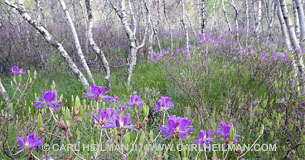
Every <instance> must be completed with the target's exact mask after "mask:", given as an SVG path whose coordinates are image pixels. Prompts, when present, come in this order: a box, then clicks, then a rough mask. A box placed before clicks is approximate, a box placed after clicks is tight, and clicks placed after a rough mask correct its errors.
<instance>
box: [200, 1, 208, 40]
mask: <svg viewBox="0 0 305 160" xmlns="http://www.w3.org/2000/svg"><path fill="white" fill-rule="evenodd" d="M200 6H201V8H200V9H201V23H200V24H201V28H200V29H201V30H200V33H201V34H204V33H205V26H206V17H207V16H206V13H205V0H201V5H200Z"/></svg>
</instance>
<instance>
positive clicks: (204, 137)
mask: <svg viewBox="0 0 305 160" xmlns="http://www.w3.org/2000/svg"><path fill="white" fill-rule="evenodd" d="M210 137H211V131H210V130H209V131H208V133H206V131H205V130H201V131H200V132H199V134H198V139H195V140H194V142H196V143H198V144H200V146H202V145H203V144H205V145H206V146H209V145H210V142H214V143H216V142H215V141H213V140H212V139H213V138H210Z"/></svg>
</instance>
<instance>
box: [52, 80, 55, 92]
mask: <svg viewBox="0 0 305 160" xmlns="http://www.w3.org/2000/svg"><path fill="white" fill-rule="evenodd" d="M51 88H52V90H56V84H55V82H54V80H53V81H52V85H51Z"/></svg>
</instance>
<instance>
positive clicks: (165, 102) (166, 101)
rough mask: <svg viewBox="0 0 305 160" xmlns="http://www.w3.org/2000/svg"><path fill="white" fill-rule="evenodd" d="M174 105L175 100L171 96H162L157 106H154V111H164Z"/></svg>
mask: <svg viewBox="0 0 305 160" xmlns="http://www.w3.org/2000/svg"><path fill="white" fill-rule="evenodd" d="M173 106H174V104H173V102H172V101H171V98H169V97H163V96H162V97H161V98H160V99H159V100H158V102H157V105H156V108H154V109H153V110H155V112H154V113H153V115H154V114H156V113H158V112H160V111H164V112H166V111H167V110H169V109H172V107H173Z"/></svg>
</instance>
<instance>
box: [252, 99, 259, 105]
mask: <svg viewBox="0 0 305 160" xmlns="http://www.w3.org/2000/svg"><path fill="white" fill-rule="evenodd" d="M259 103H261V101H260V100H259V98H256V99H255V100H254V101H252V104H253V105H257V104H259Z"/></svg>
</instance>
